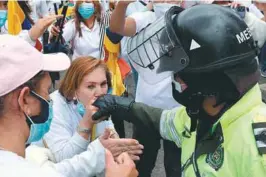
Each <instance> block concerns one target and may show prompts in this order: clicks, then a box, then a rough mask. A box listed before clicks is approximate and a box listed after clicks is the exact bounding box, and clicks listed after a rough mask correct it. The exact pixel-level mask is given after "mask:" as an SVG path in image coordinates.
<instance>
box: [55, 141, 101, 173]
mask: <svg viewBox="0 0 266 177" xmlns="http://www.w3.org/2000/svg"><path fill="white" fill-rule="evenodd" d="M55 168H56V171H57V172H59V173H61V174H62V175H64V176H65V177H88V176H95V175H97V174H100V173H102V172H103V171H104V169H105V149H104V147H103V146H102V144H101V143H100V141H99V140H98V139H96V140H95V141H93V142H92V143H91V144H90V145H89V146H88V149H87V150H86V151H85V152H83V153H81V154H79V155H76V156H74V157H73V158H71V159H66V160H64V161H62V162H60V163H57V164H55Z"/></svg>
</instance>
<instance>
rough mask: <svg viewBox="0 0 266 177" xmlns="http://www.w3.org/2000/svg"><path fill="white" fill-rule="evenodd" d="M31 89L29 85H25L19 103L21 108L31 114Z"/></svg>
mask: <svg viewBox="0 0 266 177" xmlns="http://www.w3.org/2000/svg"><path fill="white" fill-rule="evenodd" d="M30 99H31V97H30V89H29V87H24V88H23V89H22V90H21V92H20V94H19V96H18V104H19V107H20V109H21V110H22V111H23V112H24V113H25V114H27V115H30V114H31V110H30V106H29V105H30Z"/></svg>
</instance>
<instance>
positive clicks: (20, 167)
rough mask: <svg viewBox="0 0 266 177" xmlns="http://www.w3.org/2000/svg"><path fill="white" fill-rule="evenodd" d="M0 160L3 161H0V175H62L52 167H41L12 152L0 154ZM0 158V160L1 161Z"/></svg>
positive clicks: (27, 176)
mask: <svg viewBox="0 0 266 177" xmlns="http://www.w3.org/2000/svg"><path fill="white" fill-rule="evenodd" d="M1 158H2V159H1V160H3V161H5V163H0V171H1V176H8V177H22V176H23V177H24V176H25V177H35V176H38V177H47V176H50V177H62V176H61V175H60V174H58V173H57V172H55V171H54V170H52V169H45V170H44V169H42V168H41V167H39V166H38V165H36V164H34V163H31V162H29V161H27V160H25V159H24V158H22V157H20V156H18V155H16V154H14V153H12V152H5V153H2V154H1ZM1 160H0V162H1Z"/></svg>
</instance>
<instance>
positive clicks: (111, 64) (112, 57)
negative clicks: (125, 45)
mask: <svg viewBox="0 0 266 177" xmlns="http://www.w3.org/2000/svg"><path fill="white" fill-rule="evenodd" d="M104 46H105V47H106V50H107V51H108V59H107V61H106V65H107V67H108V69H109V70H110V72H111V74H112V94H113V95H118V96H121V95H122V94H123V93H124V92H125V91H126V88H125V86H124V83H123V78H122V75H121V71H120V68H119V65H118V54H119V51H120V44H114V43H112V42H111V41H110V40H109V38H108V37H107V36H106V35H105V37H104Z"/></svg>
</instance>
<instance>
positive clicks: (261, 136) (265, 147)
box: [252, 122, 266, 155]
mask: <svg viewBox="0 0 266 177" xmlns="http://www.w3.org/2000/svg"><path fill="white" fill-rule="evenodd" d="M252 128H253V132H254V135H255V140H256V144H257V148H258V151H259V154H260V155H263V154H266V122H258V123H252Z"/></svg>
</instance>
